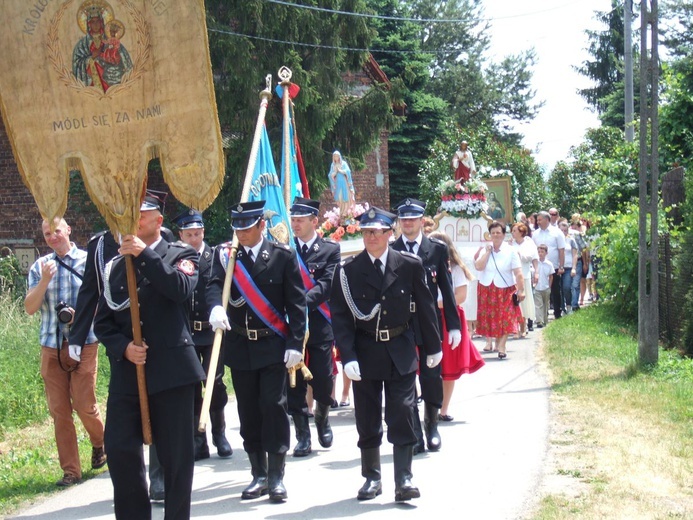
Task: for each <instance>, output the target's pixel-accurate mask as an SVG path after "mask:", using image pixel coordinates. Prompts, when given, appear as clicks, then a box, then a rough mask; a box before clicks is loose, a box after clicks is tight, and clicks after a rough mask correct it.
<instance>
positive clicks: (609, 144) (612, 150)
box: [549, 126, 638, 215]
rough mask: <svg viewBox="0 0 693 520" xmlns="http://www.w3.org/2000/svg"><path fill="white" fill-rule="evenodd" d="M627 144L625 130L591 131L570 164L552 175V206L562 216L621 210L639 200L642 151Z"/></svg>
mask: <svg viewBox="0 0 693 520" xmlns="http://www.w3.org/2000/svg"><path fill="white" fill-rule="evenodd" d="M636 146H637V145H636V143H626V142H625V140H624V135H623V131H622V130H619V129H618V128H614V127H609V126H603V127H600V128H592V129H589V130H588V131H587V134H586V136H585V140H584V142H583V143H581V144H580V145H578V146H575V147H573V148H571V150H570V158H569V160H568V161H559V162H558V164H556V166H555V167H554V169H553V170H552V171H551V174H550V176H549V192H550V198H551V204H552V205H553V206H556V207H557V208H558V209H559V211H560V212H561V214H563V215H570V214H572V213H575V212H579V213H584V212H585V211H589V210H594V209H595V208H599V211H600V212H601V213H602V214H608V213H612V212H616V211H619V210H620V209H621V208H623V207H624V206H625V205H627V204H628V203H631V202H634V201H637V199H638V149H637V147H636Z"/></svg>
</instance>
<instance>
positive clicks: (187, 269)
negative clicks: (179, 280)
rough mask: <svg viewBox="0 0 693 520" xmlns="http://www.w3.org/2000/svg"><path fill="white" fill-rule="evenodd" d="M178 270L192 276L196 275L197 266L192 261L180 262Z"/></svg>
mask: <svg viewBox="0 0 693 520" xmlns="http://www.w3.org/2000/svg"><path fill="white" fill-rule="evenodd" d="M176 268H177V269H178V270H179V271H180V272H181V273H183V274H187V275H188V276H192V275H194V274H195V264H193V263H192V262H191V261H190V260H180V261H179V262H178V263H177V264H176Z"/></svg>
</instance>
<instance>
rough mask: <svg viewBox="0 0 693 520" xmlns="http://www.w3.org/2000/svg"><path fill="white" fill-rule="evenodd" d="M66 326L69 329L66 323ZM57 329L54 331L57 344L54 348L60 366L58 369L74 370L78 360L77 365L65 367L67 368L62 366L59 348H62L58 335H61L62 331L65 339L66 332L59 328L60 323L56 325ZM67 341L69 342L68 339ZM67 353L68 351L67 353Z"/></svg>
mask: <svg viewBox="0 0 693 520" xmlns="http://www.w3.org/2000/svg"><path fill="white" fill-rule="evenodd" d="M66 327H67V329H68V330H69V329H70V327H69V325H66ZM57 329H58V330H57V331H56V336H57V337H56V340H57V345H56V347H57V348H56V350H57V351H58V365H59V366H60V369H61V370H62V371H63V372H74V371H75V370H77V367H78V366H79V362H78V363H77V365H75V366H71V367H67V368H65V367H64V366H63V362H62V360H61V359H60V350H61V348H62V344H63V342H62V341H61V340H60V336H61V332H62V335H63V336H64V337H65V339H67V334H65V331H64V330H61V329H60V325H58V327H57ZM68 343H69V341H68ZM68 355H69V353H68Z"/></svg>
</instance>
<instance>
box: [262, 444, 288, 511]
mask: <svg viewBox="0 0 693 520" xmlns="http://www.w3.org/2000/svg"><path fill="white" fill-rule="evenodd" d="M267 460H268V462H269V465H268V469H269V471H268V473H267V474H268V477H269V499H270V501H271V502H283V501H284V500H286V499H287V496H288V495H287V494H286V488H285V487H284V463H285V461H286V453H268V454H267Z"/></svg>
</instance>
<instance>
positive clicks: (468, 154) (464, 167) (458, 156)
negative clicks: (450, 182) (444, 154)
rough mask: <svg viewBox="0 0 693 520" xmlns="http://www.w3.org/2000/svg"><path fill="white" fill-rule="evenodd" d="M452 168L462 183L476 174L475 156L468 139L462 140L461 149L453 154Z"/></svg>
mask: <svg viewBox="0 0 693 520" xmlns="http://www.w3.org/2000/svg"><path fill="white" fill-rule="evenodd" d="M452 169H453V170H454V171H455V180H456V181H459V182H461V183H465V182H467V181H468V180H469V179H471V178H472V177H474V175H476V166H475V165H474V157H473V156H472V151H471V150H470V149H469V144H468V143H467V141H462V142H461V143H460V148H459V150H457V151H456V152H455V155H453V157H452Z"/></svg>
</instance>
